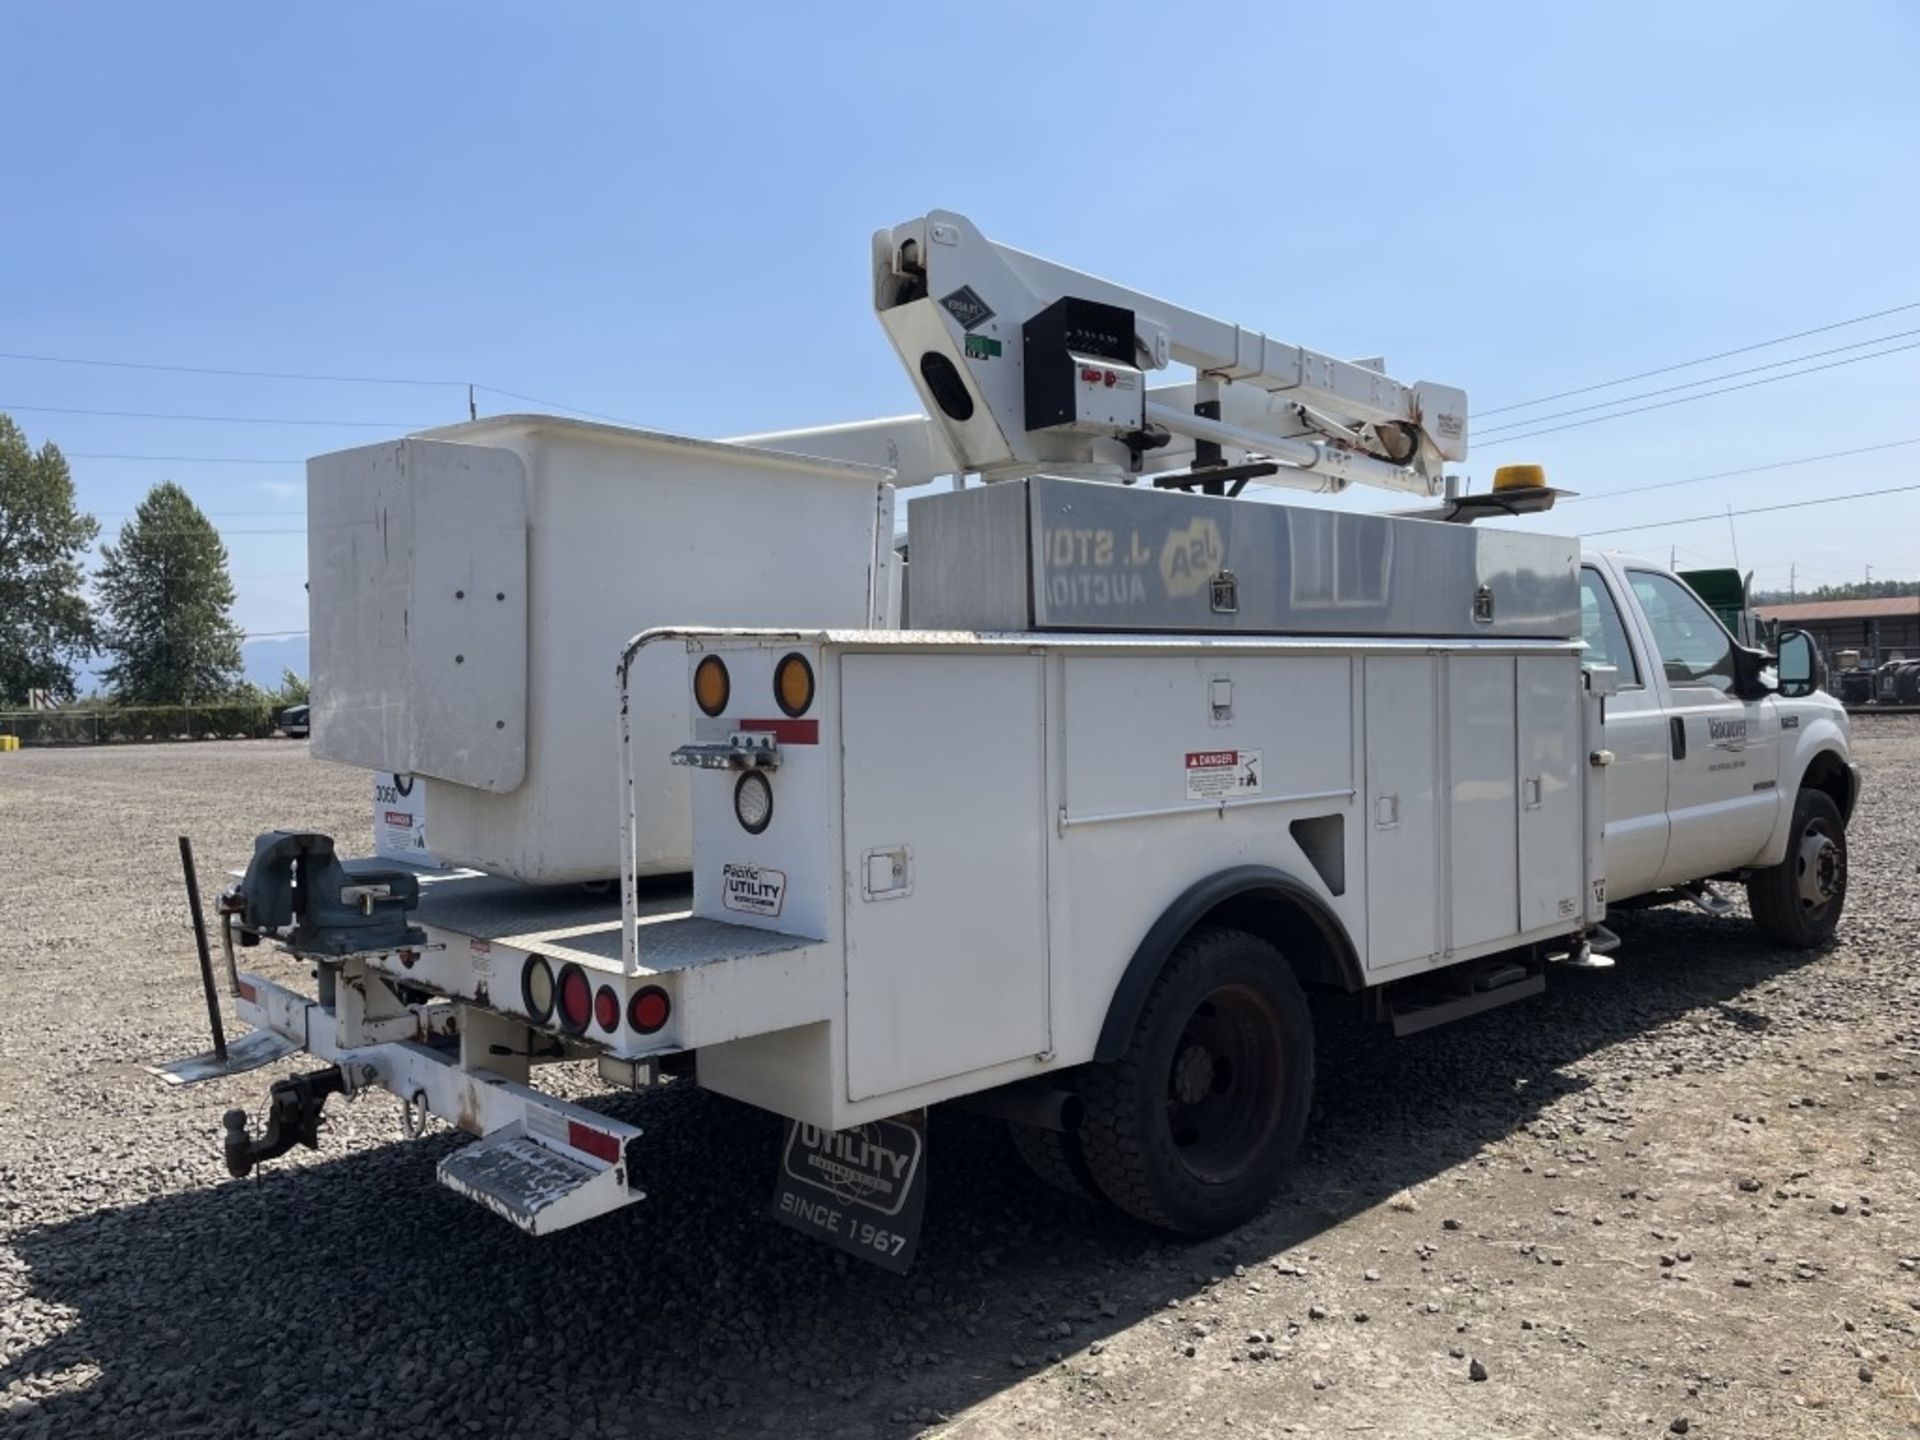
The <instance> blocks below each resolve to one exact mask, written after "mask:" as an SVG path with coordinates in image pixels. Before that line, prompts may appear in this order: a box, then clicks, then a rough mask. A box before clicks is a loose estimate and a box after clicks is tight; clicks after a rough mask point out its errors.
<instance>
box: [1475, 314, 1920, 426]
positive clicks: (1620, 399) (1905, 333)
mask: <svg viewBox="0 0 1920 1440" xmlns="http://www.w3.org/2000/svg"><path fill="white" fill-rule="evenodd" d="M1913 335H1920V330H1896V331H1894V332H1893V334H1891V335H1876V336H1875V337H1874V338H1873V339H1871V340H1856V341H1854V342H1853V343H1852V344H1851V345H1835V346H1834V347H1833V348H1832V349H1830V350H1811V351H1808V352H1807V353H1806V354H1805V355H1791V356H1788V357H1787V358H1786V359H1785V360H1769V361H1768V362H1767V363H1766V364H1764V365H1749V366H1748V367H1747V368H1746V369H1744V370H1728V371H1726V372H1725V373H1724V374H1720V375H1704V376H1702V377H1701V378H1700V379H1698V380H1685V381H1682V382H1681V383H1680V384H1678V385H1663V386H1661V387H1660V388H1659V389H1658V390H1642V391H1641V392H1640V393H1639V394H1638V395H1619V396H1616V397H1615V398H1613V399H1611V400H1600V401H1596V402H1595V403H1594V404H1592V405H1576V406H1575V407H1574V408H1573V409H1571V410H1556V411H1555V412H1554V413H1553V414H1551V415H1535V416H1533V417H1531V418H1530V419H1526V420H1509V421H1507V423H1506V424H1504V425H1488V426H1485V427H1483V428H1480V429H1479V430H1478V433H1479V434H1482V435H1488V434H1493V433H1496V432H1498V431H1501V430H1524V429H1526V428H1527V426H1529V425H1544V424H1546V422H1547V421H1549V420H1564V419H1566V418H1567V416H1569V415H1587V414H1591V413H1592V412H1593V411H1595V410H1606V409H1610V408H1611V407H1613V406H1615V405H1631V404H1632V403H1633V402H1634V401H1636V400H1651V399H1653V397H1654V396H1656V395H1671V394H1673V393H1674V392H1675V391H1676V390H1692V389H1694V388H1695V387H1696V386H1700V385H1713V384H1717V383H1718V382H1719V381H1722V380H1738V379H1739V378H1740V377H1741V376H1743V375H1758V374H1759V373H1760V372H1761V371H1762V370H1778V369H1779V368H1780V367H1781V366H1782V365H1799V364H1801V363H1803V362H1804V361H1807V360H1823V359H1825V358H1826V357H1827V356H1829V355H1841V354H1844V353H1846V352H1847V351H1849V350H1864V349H1866V347H1867V346H1869V345H1884V344H1886V343H1887V341H1889V340H1905V339H1907V338H1908V337H1910V336H1913ZM1881 353H1883V354H1891V353H1892V352H1891V351H1883V352H1881ZM1861 358H1862V359H1871V358H1872V357H1871V356H1862V357H1861ZM1782 378H1784V377H1782Z"/></svg>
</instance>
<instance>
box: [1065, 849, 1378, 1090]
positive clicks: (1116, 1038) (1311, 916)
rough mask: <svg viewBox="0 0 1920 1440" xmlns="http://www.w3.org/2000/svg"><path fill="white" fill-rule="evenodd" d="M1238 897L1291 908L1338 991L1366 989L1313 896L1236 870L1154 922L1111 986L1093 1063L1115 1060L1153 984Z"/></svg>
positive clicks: (1251, 868)
mask: <svg viewBox="0 0 1920 1440" xmlns="http://www.w3.org/2000/svg"><path fill="white" fill-rule="evenodd" d="M1243 898H1262V899H1269V900H1272V901H1275V902H1279V903H1282V904H1286V905H1290V906H1292V907H1294V908H1295V909H1296V910H1297V911H1298V912H1300V913H1301V914H1302V915H1304V917H1305V919H1306V920H1307V922H1308V923H1310V924H1311V925H1312V926H1313V928H1314V929H1315V930H1316V931H1317V932H1318V933H1319V936H1320V938H1321V939H1322V940H1323V941H1324V942H1325V946H1326V951H1327V953H1328V955H1330V957H1331V959H1332V968H1333V970H1334V971H1335V972H1336V978H1337V981H1338V983H1339V984H1340V985H1341V986H1342V988H1344V989H1346V990H1349V991H1356V990H1360V989H1363V988H1364V987H1365V984H1366V978H1365V973H1364V972H1363V971H1362V969H1361V966H1360V955H1359V952H1358V951H1357V950H1355V949H1354V945H1353V940H1352V939H1351V938H1350V937H1349V936H1348V934H1347V930H1346V927H1345V926H1344V925H1342V924H1341V923H1340V918H1339V917H1338V916H1337V915H1335V914H1334V913H1333V911H1332V910H1331V909H1329V908H1328V906H1327V903H1326V901H1325V900H1323V899H1321V898H1320V896H1319V894H1318V893H1316V892H1315V891H1314V890H1312V889H1310V888H1309V887H1308V886H1306V885H1304V884H1302V883H1301V882H1300V881H1298V880H1296V879H1294V878H1293V877H1292V876H1291V875H1288V874H1286V873H1285V872H1284V871H1280V870H1275V869H1273V868H1272V867H1271V866H1267V865H1236V866H1234V867H1233V868H1232V869H1230V870H1222V871H1219V872H1218V873H1217V874H1213V875H1209V876H1208V877H1207V878H1206V879H1204V880H1201V881H1199V882H1198V883H1197V884H1195V885H1193V886H1192V887H1191V888H1189V889H1188V890H1187V891H1186V892H1185V893H1184V894H1182V895H1181V896H1180V898H1179V899H1177V900H1175V901H1174V902H1173V904H1171V905H1169V906H1168V907H1167V908H1166V910H1165V911H1163V912H1162V913H1161V916H1160V918H1159V919H1158V920H1156V921H1154V922H1153V925H1152V927H1151V928H1149V929H1148V931H1147V933H1146V937H1145V938H1144V939H1142V940H1141V942H1140V945H1139V948H1138V949H1136V950H1135V951H1134V952H1133V958H1132V959H1131V960H1129V961H1128V962H1127V968H1126V969H1125V970H1124V971H1123V972H1121V975H1120V983H1119V984H1118V985H1116V986H1114V990H1113V999H1112V1000H1111V1001H1109V1002H1108V1004H1107V1018H1106V1022H1105V1023H1104V1024H1103V1025H1102V1026H1101V1027H1100V1040H1099V1043H1098V1044H1097V1045H1096V1046H1095V1047H1094V1052H1093V1058H1094V1059H1095V1060H1114V1059H1117V1058H1118V1057H1119V1056H1120V1054H1121V1053H1122V1052H1123V1051H1124V1050H1125V1049H1126V1048H1127V1041H1128V1039H1129V1037H1131V1036H1132V1034H1133V1027H1134V1025H1135V1023H1136V1022H1138V1020H1139V1018H1140V1008H1141V1007H1142V1006H1143V1005H1145V1004H1146V1002H1147V993H1148V992H1149V991H1150V990H1152V989H1153V982H1154V981H1155V980H1156V979H1158V978H1159V975H1160V971H1161V968H1162V967H1163V966H1165V965H1166V963H1167V960H1168V958H1169V957H1170V956H1171V955H1172V954H1173V952H1174V950H1175V949H1176V948H1178V946H1179V944H1180V942H1181V941H1182V940H1184V939H1185V938H1186V937H1187V935H1188V933H1189V932H1190V931H1192V929H1193V928H1194V926H1196V925H1198V924H1199V923H1200V922H1201V921H1202V920H1204V919H1205V918H1206V917H1207V916H1208V915H1210V914H1211V913H1212V912H1213V911H1215V910H1217V909H1219V908H1220V906H1222V905H1224V904H1226V903H1227V902H1229V901H1232V900H1238V899H1243ZM1250 928H1251V927H1250ZM1303 978H1305V977H1303Z"/></svg>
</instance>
